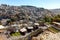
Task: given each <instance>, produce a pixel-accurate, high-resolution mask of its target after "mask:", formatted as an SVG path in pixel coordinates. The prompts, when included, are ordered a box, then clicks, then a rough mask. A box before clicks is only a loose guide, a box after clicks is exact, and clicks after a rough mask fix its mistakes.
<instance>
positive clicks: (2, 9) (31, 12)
mask: <svg viewBox="0 0 60 40" xmlns="http://www.w3.org/2000/svg"><path fill="white" fill-rule="evenodd" d="M16 14H17V16H18V17H19V18H21V17H22V16H25V17H28V16H29V17H30V18H31V19H36V18H43V17H44V16H46V15H47V16H48V15H49V16H53V12H51V11H49V10H48V9H44V8H38V7H34V6H28V5H25V6H10V5H6V4H1V5H0V20H1V19H6V18H9V19H10V18H11V17H12V16H15V15H16Z"/></svg>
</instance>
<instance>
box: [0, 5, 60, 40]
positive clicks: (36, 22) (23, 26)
mask: <svg viewBox="0 0 60 40" xmlns="http://www.w3.org/2000/svg"><path fill="white" fill-rule="evenodd" d="M59 35H60V15H59V14H57V15H56V14H54V13H53V12H51V11H50V10H48V9H44V8H37V7H34V6H10V5H6V4H1V5H0V40H59V38H60V36H59ZM51 36H52V37H53V38H52V37H51ZM54 36H55V37H54ZM57 37H58V38H57Z"/></svg>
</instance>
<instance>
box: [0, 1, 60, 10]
mask: <svg viewBox="0 0 60 40" xmlns="http://www.w3.org/2000/svg"><path fill="white" fill-rule="evenodd" d="M0 4H8V5H15V6H16V5H17V6H20V5H31V6H36V7H44V8H47V9H55V8H60V0H0Z"/></svg>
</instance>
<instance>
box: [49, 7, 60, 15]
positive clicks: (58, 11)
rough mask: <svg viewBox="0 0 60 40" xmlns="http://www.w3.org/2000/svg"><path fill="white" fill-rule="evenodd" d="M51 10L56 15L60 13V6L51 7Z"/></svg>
mask: <svg viewBox="0 0 60 40" xmlns="http://www.w3.org/2000/svg"><path fill="white" fill-rule="evenodd" d="M50 11H51V12H53V13H54V14H56V15H58V14H60V8H59V9H51V10H50Z"/></svg>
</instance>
